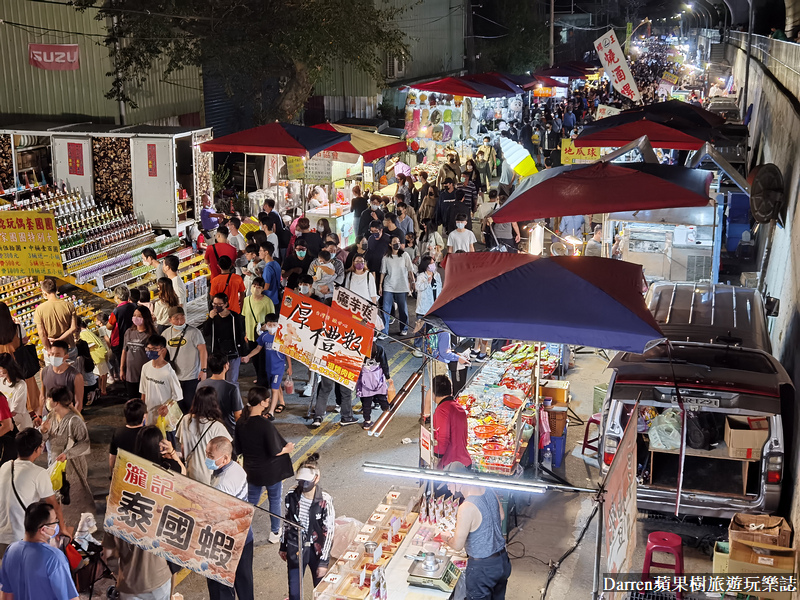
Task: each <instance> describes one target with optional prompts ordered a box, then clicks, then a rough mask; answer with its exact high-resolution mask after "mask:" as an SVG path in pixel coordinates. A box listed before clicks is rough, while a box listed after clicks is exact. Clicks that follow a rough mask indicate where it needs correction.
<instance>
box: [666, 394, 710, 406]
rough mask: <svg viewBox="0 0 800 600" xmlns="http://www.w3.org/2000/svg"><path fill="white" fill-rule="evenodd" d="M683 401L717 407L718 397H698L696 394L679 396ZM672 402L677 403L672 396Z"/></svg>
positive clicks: (693, 404)
mask: <svg viewBox="0 0 800 600" xmlns="http://www.w3.org/2000/svg"><path fill="white" fill-rule="evenodd" d="M681 398H682V399H683V403H684V404H687V405H689V406H701V407H702V406H706V407H712V408H719V398H698V397H697V396H681ZM672 402H673V403H675V404H677V403H678V399H677V398H676V397H675V396H673V397H672Z"/></svg>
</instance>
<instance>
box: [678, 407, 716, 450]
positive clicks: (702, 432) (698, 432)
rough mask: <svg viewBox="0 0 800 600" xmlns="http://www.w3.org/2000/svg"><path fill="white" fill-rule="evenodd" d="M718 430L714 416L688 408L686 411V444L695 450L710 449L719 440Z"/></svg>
mask: <svg viewBox="0 0 800 600" xmlns="http://www.w3.org/2000/svg"><path fill="white" fill-rule="evenodd" d="M720 439H721V436H720V431H719V428H718V427H717V424H716V422H715V420H714V416H713V415H711V414H709V413H707V412H699V411H693V410H690V411H688V412H687V413H686V445H687V446H689V448H694V449H695V450H711V445H712V444H716V443H718V442H719V441H720Z"/></svg>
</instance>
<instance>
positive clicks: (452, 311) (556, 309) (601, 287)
mask: <svg viewBox="0 0 800 600" xmlns="http://www.w3.org/2000/svg"><path fill="white" fill-rule="evenodd" d="M644 287H645V283H644V275H643V273H642V267H641V266H640V265H637V264H633V263H628V262H623V261H621V260H612V259H610V258H600V257H594V256H579V257H571V256H561V257H552V258H540V257H537V256H531V255H528V254H506V253H501V252H481V253H469V254H453V255H452V256H449V257H448V259H447V266H446V270H445V285H444V289H443V290H442V293H441V294H440V295H439V297H438V298H437V300H436V302H435V303H434V304H433V306H432V307H431V309H430V310H429V311H428V314H426V315H425V321H427V322H428V323H431V324H432V325H434V326H437V327H443V328H445V329H448V330H450V331H451V332H453V333H454V334H455V335H458V336H461V337H478V338H483V339H490V338H498V339H516V340H528V341H543V342H554V343H562V344H575V345H578V346H590V347H593V348H607V349H611V350H620V351H625V352H635V353H642V352H643V351H644V350H645V347H646V346H648V345H649V344H650V343H651V342H653V341H655V340H662V339H663V338H664V334H663V333H662V332H661V330H660V329H659V327H658V324H657V323H656V321H655V319H654V318H653V315H652V314H651V313H650V311H649V310H648V308H647V306H646V305H645V303H644V298H643V296H642V292H643V290H644Z"/></svg>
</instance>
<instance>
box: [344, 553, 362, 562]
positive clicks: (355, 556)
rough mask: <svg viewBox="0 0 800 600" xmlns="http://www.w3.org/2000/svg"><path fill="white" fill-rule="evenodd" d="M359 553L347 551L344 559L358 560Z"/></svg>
mask: <svg viewBox="0 0 800 600" xmlns="http://www.w3.org/2000/svg"><path fill="white" fill-rule="evenodd" d="M358 557H359V554H358V552H345V555H344V559H345V560H358Z"/></svg>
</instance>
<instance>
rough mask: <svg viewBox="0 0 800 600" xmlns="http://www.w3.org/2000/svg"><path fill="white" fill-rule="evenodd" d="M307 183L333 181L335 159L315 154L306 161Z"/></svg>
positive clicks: (304, 179) (305, 178) (305, 179)
mask: <svg viewBox="0 0 800 600" xmlns="http://www.w3.org/2000/svg"><path fill="white" fill-rule="evenodd" d="M305 167H306V174H305V176H304V177H303V181H305V182H306V183H330V182H331V181H333V160H331V159H330V158H319V157H317V156H315V157H314V158H310V159H308V160H307V161H306V165H305Z"/></svg>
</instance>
